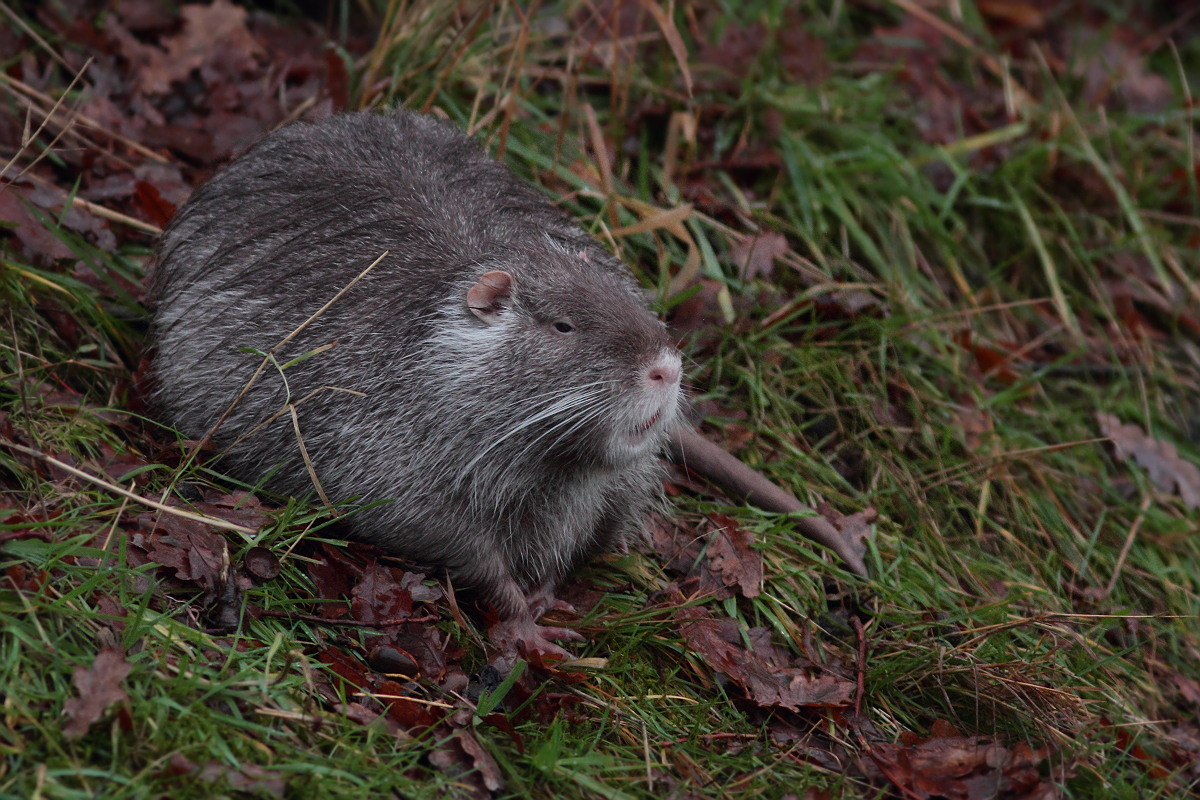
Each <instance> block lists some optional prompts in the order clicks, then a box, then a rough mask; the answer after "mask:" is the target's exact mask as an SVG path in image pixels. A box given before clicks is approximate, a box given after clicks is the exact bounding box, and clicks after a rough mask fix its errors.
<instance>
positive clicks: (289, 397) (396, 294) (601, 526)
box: [151, 111, 683, 654]
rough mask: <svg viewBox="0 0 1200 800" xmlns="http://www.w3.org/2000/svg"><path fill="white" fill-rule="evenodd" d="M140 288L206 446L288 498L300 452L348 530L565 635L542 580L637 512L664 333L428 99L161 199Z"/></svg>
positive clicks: (333, 121)
mask: <svg viewBox="0 0 1200 800" xmlns="http://www.w3.org/2000/svg"><path fill="white" fill-rule="evenodd" d="M384 253H386V256H384V257H383V258H382V260H380V261H379V263H378V264H376V265H375V266H374V267H373V268H371V269H370V270H369V271H368V272H367V273H366V274H365V275H363V276H362V277H361V279H360V280H358V281H357V282H355V278H356V276H359V275H360V273H362V272H363V271H364V269H365V268H367V267H368V266H369V265H371V264H372V263H373V262H375V261H376V260H377V259H379V258H380V256H381V255H383V254H384ZM347 286H349V287H350V288H349V289H348V290H346V291H345V292H344V294H342V295H341V296H338V297H337V299H336V300H335V301H334V302H333V303H332V304H329V306H328V308H326V309H325V310H324V311H323V312H321V313H320V314H319V315H317V316H316V317H315V319H311V322H309V324H307V325H305V322H306V321H308V320H310V318H312V317H313V316H314V314H315V313H316V312H317V311H318V310H319V309H321V308H322V306H324V305H326V304H327V303H329V301H330V300H331V299H332V298H334V297H335V296H336V295H338V293H339V291H340V290H342V289H345V287H347ZM151 299H152V303H153V305H154V320H153V328H152V343H153V348H154V352H153V360H152V364H153V375H154V382H155V385H156V387H157V388H156V389H155V392H154V396H153V402H154V404H155V405H156V406H157V408H158V409H159V410H160V412H161V415H162V418H163V419H164V420H165V421H166V422H168V423H169V424H170V425H172V426H174V427H175V428H177V429H178V430H179V431H180V432H181V433H182V434H184V435H185V436H188V437H192V438H199V437H202V436H204V435H205V434H206V433H207V432H209V431H210V430H211V429H212V428H213V426H214V425H216V424H217V422H218V420H220V425H219V426H218V427H217V428H216V430H215V432H213V434H212V442H213V444H214V446H215V448H216V449H218V450H226V451H227V452H226V453H225V455H224V456H223V458H222V460H221V461H220V462H219V464H218V468H219V469H221V470H222V471H224V472H227V473H229V474H230V475H232V476H235V477H237V478H240V479H241V480H244V481H247V482H252V483H253V482H258V481H259V480H261V479H263V478H264V476H267V479H266V485H267V487H268V488H270V489H272V490H274V491H276V492H279V493H282V494H290V495H303V494H307V493H309V492H312V491H313V489H314V485H315V484H314V481H313V478H312V474H310V471H309V466H308V464H311V467H312V473H313V474H315V476H316V478H317V481H318V482H319V485H320V486H321V487H323V489H324V491H325V493H326V495H327V496H328V497H329V498H330V499H332V500H334V501H347V500H354V501H355V503H356V504H357V506H358V507H359V509H358V510H356V511H355V512H353V513H351V514H348V515H347V516H346V517H345V523H346V525H347V526H348V530H349V532H350V534H351V535H353V536H354V537H356V538H359V539H362V540H364V541H368V542H371V543H374V544H376V545H378V546H380V547H382V548H384V549H386V550H388V551H390V552H393V553H396V554H398V555H402V556H404V557H406V558H409V559H412V560H415V561H417V562H421V563H429V564H436V565H440V566H443V567H445V568H446V570H447V571H448V573H449V575H450V577H451V578H452V580H453V581H454V582H455V584H456V585H459V586H470V587H474V588H475V589H477V590H478V591H479V592H480V593H481V595H482V597H483V598H484V599H485V600H486V601H488V602H490V603H491V604H492V605H493V606H494V608H495V609H496V611H497V612H498V614H499V615H500V617H501V618H502V619H503V620H505V622H504V624H503V625H501V626H500V628H499V631H500V632H499V634H498V636H499V638H501V639H503V640H506V641H507V642H510V643H513V642H516V641H518V640H520V641H523V642H524V644H523V647H524V648H525V649H529V648H534V649H541V650H542V651H543V652H545V651H547V650H549V651H551V652H554V651H557V652H558V653H559V654H561V650H558V648H556V647H554V646H553V645H549V644H548V642H547V639H548V638H550V637H560V638H561V637H563V636H569V635H570V632H569V631H563V630H561V629H545V628H539V627H537V626H536V625H535V624H534V623H535V617H536V616H537V615H538V614H539V613H540V610H541V605H542V603H543V600H544V594H543V593H542V592H541V591H540V590H541V589H543V588H545V587H552V586H553V585H554V584H555V583H557V582H558V581H559V580H561V579H562V578H563V576H564V575H566V574H567V572H568V571H569V570H571V569H572V567H574V566H575V565H577V564H579V563H580V562H581V561H582V560H583V559H585V558H587V557H588V556H589V555H590V554H593V553H596V552H599V551H603V550H607V549H611V548H614V547H619V546H621V545H622V544H624V543H625V542H627V541H628V540H629V539H630V537H632V536H635V535H637V534H638V532H639V531H640V529H641V524H642V516H643V512H644V511H645V509H646V507H647V504H648V503H649V502H651V500H652V499H653V498H654V497H655V495H656V492H657V491H658V488H659V482H660V467H659V460H658V455H659V454H660V452H661V451H662V449H663V447H664V445H665V443H666V441H667V439H668V438H669V436H670V435H671V433H672V432H673V429H674V428H675V427H676V425H677V420H679V419H680V418H681V414H680V407H681V405H682V403H683V399H682V397H683V395H682V393H681V389H680V356H679V353H678V351H677V350H676V348H675V347H674V345H673V344H672V341H671V339H670V338H669V336H668V334H667V331H666V329H665V328H664V326H663V324H662V323H661V322H660V321H659V320H658V319H657V318H656V317H655V315H654V314H653V313H652V312H651V311H650V310H649V308H648V306H647V303H646V301H645V299H644V296H643V293H642V291H641V290H640V289H639V287H638V286H637V284H636V283H635V281H634V279H633V278H632V276H631V275H630V273H629V271H628V269H627V268H626V267H625V266H624V265H623V264H621V263H620V262H619V261H618V260H616V259H615V258H613V257H612V256H611V255H609V253H607V252H606V251H605V250H604V249H603V248H602V247H600V246H599V245H598V244H597V242H596V241H594V240H593V239H592V238H591V237H590V236H589V235H587V234H586V233H585V232H583V231H582V230H581V229H580V228H579V227H578V226H576V225H575V224H574V223H573V222H572V221H571V220H570V219H569V217H568V216H567V215H566V214H564V213H563V212H562V211H560V210H559V209H557V208H555V207H554V206H553V205H551V204H550V203H549V202H548V201H547V200H546V198H545V197H543V195H542V194H541V193H539V192H538V191H537V190H535V189H533V188H531V187H530V186H529V185H527V184H525V183H524V182H522V181H521V180H519V179H518V178H516V177H515V176H514V175H512V174H511V173H510V172H509V171H508V170H507V169H506V168H504V167H503V166H502V165H501V164H499V163H497V162H496V161H494V160H492V159H490V158H489V157H488V156H487V155H486V154H485V153H484V151H483V149H482V148H481V147H480V146H479V145H478V144H477V143H476V142H475V141H473V140H472V139H471V138H469V137H468V136H466V135H465V134H463V133H462V132H461V131H459V130H458V129H457V128H456V127H455V126H453V125H452V124H450V123H448V122H446V121H443V120H439V119H436V118H434V117H430V116H426V115H421V114H417V113H412V112H407V111H397V112H392V113H375V112H362V113H354V114H344V115H339V116H334V117H331V118H328V119H325V120H322V121H320V122H316V123H295V124H292V125H288V126H286V127H284V128H282V129H280V130H279V131H276V132H275V133H273V134H271V135H270V136H268V137H267V138H265V139H264V140H263V141H262V142H260V143H259V144H258V145H256V146H255V147H254V148H252V149H251V150H250V151H248V152H247V153H246V154H245V155H243V156H241V157H240V158H238V159H236V160H235V161H233V162H232V163H231V164H230V165H229V166H227V167H226V168H225V169H223V170H222V171H220V172H219V173H218V174H217V175H216V176H215V177H213V178H212V180H210V181H209V182H208V183H206V184H205V185H204V186H202V187H201V188H200V189H198V190H197V191H196V192H195V194H194V195H193V196H192V197H191V199H190V200H189V201H188V202H187V203H186V204H185V205H184V206H183V207H182V208H181V209H180V210H179V212H178V214H177V215H176V216H175V218H174V220H173V221H172V222H171V224H170V226H169V227H168V229H167V231H166V233H165V234H164V236H163V239H162V243H161V246H160V249H159V253H158V259H157V263H156V267H155V271H154V275H153V279H152V286H151ZM293 334H294V336H293V338H291V339H290V340H288V341H287V343H286V344H285V345H284V346H283V347H281V348H279V349H278V350H277V351H276V352H274V353H273V354H272V361H273V363H272V364H271V365H270V366H268V368H267V369H266V370H264V371H263V372H262V374H261V375H260V377H259V378H258V380H257V381H256V382H255V383H254V384H253V385H252V386H251V387H250V388H249V389H248V390H247V391H245V393H244V396H242V397H241V398H240V399H239V400H237V402H236V404H235V399H236V398H238V396H239V393H241V392H242V390H243V387H245V386H246V384H247V381H249V380H250V378H251V376H252V375H253V374H254V373H255V371H256V369H257V368H258V367H259V365H260V364H261V363H262V361H263V354H264V353H267V352H269V351H271V350H272V349H273V348H275V347H276V346H277V345H278V344H279V343H280V342H281V341H283V340H285V339H286V338H287V337H289V336H290V335H293ZM289 402H292V403H294V404H295V405H294V412H295V416H296V418H297V419H298V422H299V436H297V432H296V428H295V426H294V422H293V414H292V411H291V410H286V411H283V410H284V409H285V406H286V405H287V403H289ZM231 406H232V410H230V409H231ZM281 411H283V413H280V412H281ZM301 442H302V444H303V453H302V449H301V445H300V443H301ZM304 454H306V455H307V458H308V463H306V461H305V457H304ZM531 598H532V601H531ZM531 602H532V604H533V605H535V606H538V607H537V608H533V609H531V608H530V605H531Z"/></svg>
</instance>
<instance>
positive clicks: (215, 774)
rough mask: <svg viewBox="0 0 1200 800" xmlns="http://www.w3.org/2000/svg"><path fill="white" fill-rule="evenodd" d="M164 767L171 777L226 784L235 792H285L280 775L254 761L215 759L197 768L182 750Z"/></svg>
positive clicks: (218, 784)
mask: <svg viewBox="0 0 1200 800" xmlns="http://www.w3.org/2000/svg"><path fill="white" fill-rule="evenodd" d="M168 770H169V772H170V774H171V775H172V776H174V777H182V776H184V775H190V776H193V777H196V778H199V779H200V780H202V781H204V782H205V783H210V784H215V785H217V786H221V787H228V788H229V789H232V790H233V791H234V792H236V793H238V794H239V795H241V794H253V795H265V796H268V797H283V796H284V794H285V793H286V792H287V784H286V783H285V781H284V779H283V776H282V775H281V774H279V773H278V772H273V771H271V770H267V769H263V768H262V767H260V766H258V765H256V764H239V765H238V766H236V767H231V766H229V765H228V764H222V763H221V762H219V761H209V762H208V763H207V764H205V765H204V766H203V767H201V766H200V765H198V764H196V763H195V762H194V761H192V760H191V759H190V758H188V757H187V756H185V755H184V754H183V753H173V754H171V758H170V761H169V762H168Z"/></svg>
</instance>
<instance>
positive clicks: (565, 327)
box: [554, 319, 575, 333]
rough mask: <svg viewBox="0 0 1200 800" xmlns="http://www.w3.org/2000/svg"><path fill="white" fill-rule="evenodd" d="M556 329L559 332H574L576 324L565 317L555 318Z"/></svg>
mask: <svg viewBox="0 0 1200 800" xmlns="http://www.w3.org/2000/svg"><path fill="white" fill-rule="evenodd" d="M554 330H556V331H558V332H559V333H574V332H575V326H574V325H572V324H571V323H570V322H568V321H567V320H565V319H556V320H554Z"/></svg>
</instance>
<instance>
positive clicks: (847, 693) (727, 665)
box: [677, 597, 855, 711]
mask: <svg viewBox="0 0 1200 800" xmlns="http://www.w3.org/2000/svg"><path fill="white" fill-rule="evenodd" d="M678 599H679V600H680V601H682V599H683V598H682V597H679V598H678ZM677 615H678V616H679V617H680V618H683V619H686V620H689V621H688V622H685V623H684V624H683V626H682V627H681V628H680V632H681V633H682V634H683V638H684V640H685V641H686V642H687V646H688V649H690V650H691V651H692V652H694V653H696V654H697V655H699V656H700V657H701V658H703V659H704V661H705V662H706V663H707V664H708V665H709V666H710V667H712V668H713V669H715V670H716V671H718V672H720V673H722V674H723V675H725V676H726V677H727V678H729V679H730V680H731V681H733V682H734V683H736V684H737V685H739V686H741V687H742V689H743V690H744V691H745V692H746V696H747V697H748V698H749V699H750V700H751V701H753V702H754V703H756V704H758V705H760V706H763V707H765V708H770V707H774V706H779V707H782V708H787V709H790V710H792V711H798V710H800V709H801V708H802V707H813V706H818V707H843V706H847V705H849V704H850V700H851V696H852V695H853V693H854V689H855V685H854V682H853V681H848V680H843V679H841V678H838V677H836V676H833V675H829V674H824V675H820V674H817V675H814V674H813V673H814V672H815V671H816V670H815V669H808V668H804V667H797V666H792V665H791V663H789V662H790V661H791V659H790V657H789V656H788V655H787V653H786V652H785V651H783V650H782V649H780V648H777V647H775V646H774V645H772V644H770V635H769V633H768V632H767V631H766V630H765V629H752V630H751V631H749V632H747V635H748V637H749V638H750V641H751V642H752V643H753V644H754V650H747V649H746V648H745V647H744V646H743V645H742V644H741V641H742V639H741V632H740V629H739V626H738V623H737V621H736V620H734V619H730V618H724V619H716V618H714V617H713V616H712V615H711V614H709V612H707V611H705V610H704V609H702V608H698V607H695V606H693V607H687V608H680V609H678V611H677Z"/></svg>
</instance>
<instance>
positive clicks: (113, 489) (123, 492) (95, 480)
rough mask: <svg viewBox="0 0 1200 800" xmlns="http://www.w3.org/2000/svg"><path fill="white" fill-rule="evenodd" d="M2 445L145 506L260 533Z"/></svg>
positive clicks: (36, 453) (17, 446) (29, 449)
mask: <svg viewBox="0 0 1200 800" xmlns="http://www.w3.org/2000/svg"><path fill="white" fill-rule="evenodd" d="M0 445H2V446H4V447H7V448H9V449H11V450H16V451H17V452H18V453H24V454H25V455H27V456H33V457H34V458H36V459H39V460H41V461H45V462H46V463H47V464H50V465H52V466H55V467H58V468H59V469H61V470H63V471H64V472H69V473H70V474H72V475H74V476H75V477H77V478H83V479H84V480H85V481H89V482H91V483H94V484H96V485H97V486H100V487H102V488H104V489H107V490H108V491H110V492H112V493H113V494H119V495H121V496H122V497H126V498H128V499H130V500H133V501H135V502H138V503H141V504H142V505H144V506H149V507H150V508H153V509H155V510H157V511H162V512H164V513H167V514H174V515H175V516H177V517H183V518H184V519H190V520H195V521H196V522H203V523H204V524H205V525H211V526H213V527H214V528H221V529H223V530H227V531H236V532H237V533H241V534H245V535H246V536H256V535H257V534H258V529H257V528H247V527H246V526H245V525H237V524H235V523H233V522H227V521H226V520H223V519H219V518H217V517H210V516H208V515H207V514H197V513H195V512H193V511H184V510H183V509H181V508H175V507H174V506H169V505H167V504H166V503H160V502H158V501H157V500H151V499H150V498H148V497H142V496H141V495H140V494H134V493H133V492H131V491H129V490H128V489H124V488H122V487H120V486H117V485H116V484H115V483H110V482H108V481H106V480H104V479H103V478H100V477H97V476H95V475H92V474H91V473H90V472H85V471H83V470H81V469H76V468H75V467H72V466H71V465H70V464H64V463H63V462H62V461H59V460H58V459H57V458H55V457H54V456H50V455H47V454H45V453H43V452H41V451H40V450H34V449H33V448H32V447H26V446H24V445H20V444H17V443H16V442H13V441H9V440H8V439H0Z"/></svg>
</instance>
